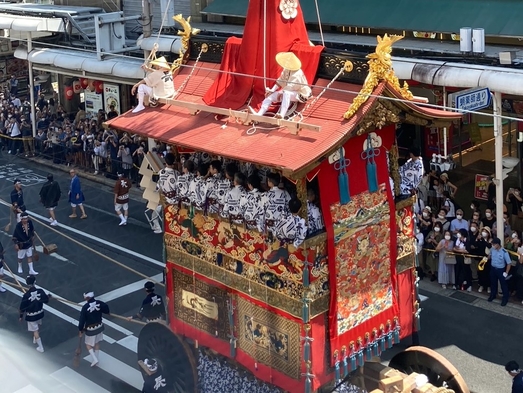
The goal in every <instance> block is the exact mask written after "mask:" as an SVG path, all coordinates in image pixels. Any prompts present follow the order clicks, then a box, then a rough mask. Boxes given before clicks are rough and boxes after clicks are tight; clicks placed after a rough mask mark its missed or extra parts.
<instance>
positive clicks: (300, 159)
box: [107, 62, 460, 175]
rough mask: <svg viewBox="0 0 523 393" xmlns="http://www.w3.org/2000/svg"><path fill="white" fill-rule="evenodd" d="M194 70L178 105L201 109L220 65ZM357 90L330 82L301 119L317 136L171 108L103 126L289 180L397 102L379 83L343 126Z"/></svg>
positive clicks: (184, 75)
mask: <svg viewBox="0 0 523 393" xmlns="http://www.w3.org/2000/svg"><path fill="white" fill-rule="evenodd" d="M193 66H194V63H193V62H190V63H189V64H188V65H187V67H184V68H183V69H182V71H181V72H180V73H179V74H178V75H177V76H176V77H175V79H174V84H175V86H176V87H177V88H179V87H180V86H183V84H184V83H186V85H185V87H184V88H183V91H182V92H181V93H180V94H179V95H178V96H177V97H176V100H179V101H186V102H193V103H198V104H203V101H202V97H203V95H204V94H205V93H206V91H207V90H208V89H209V87H210V86H211V84H212V83H213V81H214V79H215V78H216V75H217V73H218V69H219V67H220V65H219V64H213V63H205V62H200V63H198V64H197V65H196V68H195V69H194V71H192V67H193ZM191 72H192V74H191V75H190V73H191ZM329 82H330V81H328V80H325V79H319V80H318V81H317V82H316V84H315V87H314V88H313V95H314V97H317V96H318V95H319V94H320V93H321V92H322V91H323V88H324V87H325V86H326V85H327V84H328V83H329ZM360 89H361V86H360V85H354V84H349V83H343V82H334V83H333V84H332V85H331V86H330V89H329V90H327V91H325V92H324V94H323V95H322V96H321V97H320V98H319V99H318V100H317V102H316V103H315V104H313V105H311V106H310V108H308V109H307V111H306V112H305V113H303V115H304V119H303V120H302V122H303V123H308V124H313V125H318V126H321V130H320V131H319V132H315V131H311V130H306V129H303V130H301V131H300V132H299V134H298V135H293V134H292V133H291V132H290V131H289V130H288V129H287V128H279V129H271V130H268V129H264V128H262V127H271V128H272V127H275V126H272V125H264V124H259V125H258V128H256V130H255V132H252V131H254V129H253V128H252V126H248V125H243V124H241V122H236V121H235V119H234V117H229V118H226V119H223V120H217V118H216V117H215V115H214V114H213V113H207V112H199V113H197V114H196V115H191V114H190V113H189V110H188V109H184V108H181V107H178V106H174V105H159V106H158V107H156V108H146V109H145V110H143V111H141V112H139V113H136V114H134V113H132V112H131V111H129V112H127V113H125V114H123V115H121V116H119V117H117V118H115V119H112V120H109V121H108V122H107V125H108V126H109V127H112V128H117V129H120V130H124V131H127V132H130V133H137V134H140V135H144V136H147V137H149V138H154V139H158V140H161V141H164V142H166V143H171V144H174V145H177V146H181V147H184V148H188V149H194V150H198V151H205V152H208V153H210V154H215V155H220V156H223V157H228V158H231V159H235V160H239V161H247V162H253V163H256V164H260V165H265V166H270V167H273V168H278V169H281V170H282V171H283V172H284V173H285V174H287V175H290V174H292V173H294V172H296V171H301V170H304V169H306V168H307V169H312V167H314V166H315V165H314V164H315V163H319V160H320V159H321V158H322V157H325V156H326V155H327V154H329V152H331V151H333V150H334V149H335V148H337V147H338V146H339V145H340V143H341V142H344V141H345V140H347V139H348V138H350V136H351V135H352V132H353V131H354V130H355V129H356V126H357V125H358V122H359V120H360V119H361V117H362V116H364V115H365V114H366V113H367V112H368V111H369V110H370V109H371V108H372V106H373V104H374V103H375V102H376V99H377V98H378V97H379V96H380V95H387V96H392V97H396V98H401V96H400V95H399V92H396V91H395V90H394V89H393V88H391V86H390V85H388V84H386V83H381V84H380V85H379V86H378V87H377V88H376V89H375V91H374V94H373V96H372V97H369V99H368V100H367V101H366V102H365V103H364V104H363V105H362V106H361V107H360V109H359V110H358V111H357V113H356V114H355V115H354V116H353V117H352V118H351V119H349V120H346V119H344V118H343V114H344V113H345V112H346V111H347V109H348V108H349V106H350V104H351V102H352V100H353V99H354V97H355V96H356V95H357V94H358V93H359V91H360ZM399 104H401V106H402V107H403V109H405V110H408V111H414V112H416V113H417V114H418V115H420V116H421V117H425V118H428V119H432V118H439V119H441V118H443V119H449V120H451V119H454V118H456V117H459V116H460V115H457V114H456V113H453V112H444V111H441V110H435V109H427V108H422V107H420V106H418V105H416V103H414V102H408V103H398V105H399ZM395 105H397V104H395ZM298 110H303V104H300V106H299V107H298ZM251 132H252V133H251Z"/></svg>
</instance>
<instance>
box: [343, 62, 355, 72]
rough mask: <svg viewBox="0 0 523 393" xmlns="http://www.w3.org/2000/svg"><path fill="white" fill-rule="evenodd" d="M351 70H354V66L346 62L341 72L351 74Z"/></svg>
mask: <svg viewBox="0 0 523 393" xmlns="http://www.w3.org/2000/svg"><path fill="white" fill-rule="evenodd" d="M353 69H354V64H352V61H350V60H347V61H346V62H345V64H344V65H343V70H344V71H345V72H352V70H353Z"/></svg>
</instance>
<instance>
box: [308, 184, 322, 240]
mask: <svg viewBox="0 0 523 393" xmlns="http://www.w3.org/2000/svg"><path fill="white" fill-rule="evenodd" d="M316 203H317V202H316V192H315V191H314V190H313V189H312V188H309V189H308V190H307V220H308V222H309V225H308V229H307V233H308V234H309V236H310V235H313V234H315V233H317V232H320V231H322V230H323V229H324V228H325V225H323V217H322V216H321V211H320V208H319V207H318V205H317V204H316Z"/></svg>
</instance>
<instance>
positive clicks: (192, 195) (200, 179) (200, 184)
mask: <svg viewBox="0 0 523 393" xmlns="http://www.w3.org/2000/svg"><path fill="white" fill-rule="evenodd" d="M208 173H209V164H200V165H198V169H197V170H196V177H195V178H194V179H193V181H192V182H191V184H190V185H189V199H190V201H191V204H192V206H194V208H196V209H198V210H202V211H203V210H204V208H205V203H206V201H207V187H208V184H207V175H208Z"/></svg>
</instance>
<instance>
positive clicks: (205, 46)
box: [200, 43, 209, 53]
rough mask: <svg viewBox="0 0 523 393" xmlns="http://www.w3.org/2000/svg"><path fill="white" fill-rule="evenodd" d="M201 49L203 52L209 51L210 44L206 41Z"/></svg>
mask: <svg viewBox="0 0 523 393" xmlns="http://www.w3.org/2000/svg"><path fill="white" fill-rule="evenodd" d="M200 49H201V51H202V53H207V51H208V50H209V45H207V44H206V43H203V44H202V46H201V48H200Z"/></svg>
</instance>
